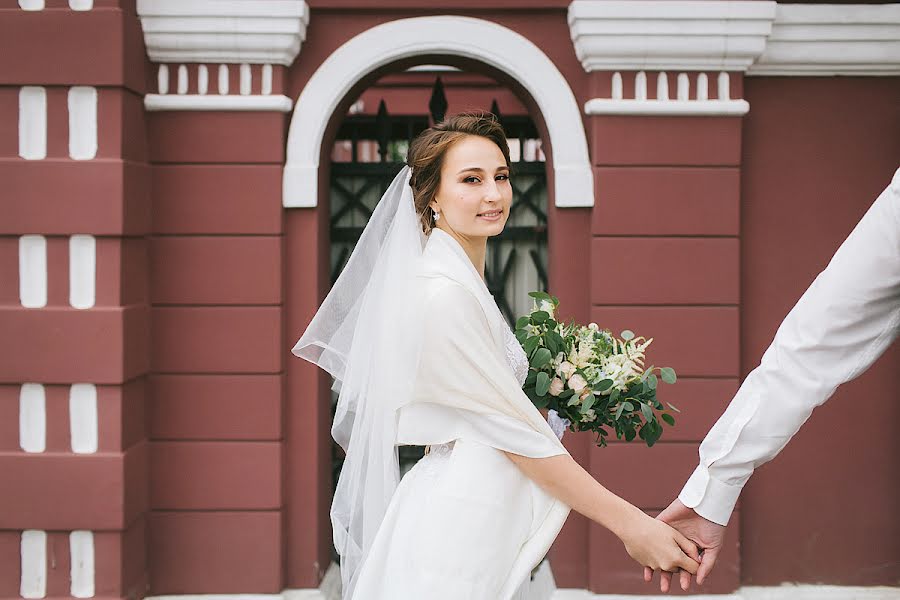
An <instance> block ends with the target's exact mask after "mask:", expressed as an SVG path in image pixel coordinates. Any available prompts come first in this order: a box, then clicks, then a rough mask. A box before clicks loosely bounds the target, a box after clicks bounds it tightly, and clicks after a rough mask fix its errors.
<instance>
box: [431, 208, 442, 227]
mask: <svg viewBox="0 0 900 600" xmlns="http://www.w3.org/2000/svg"><path fill="white" fill-rule="evenodd" d="M431 212H432V213H434V222H435V223H437V222H438V219H440V218H441V213H439V212H438V211H436V210H434V209H433V208H432V209H431Z"/></svg>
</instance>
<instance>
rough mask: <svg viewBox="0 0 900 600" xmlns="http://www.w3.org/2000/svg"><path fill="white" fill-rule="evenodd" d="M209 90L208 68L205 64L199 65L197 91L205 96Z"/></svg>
mask: <svg viewBox="0 0 900 600" xmlns="http://www.w3.org/2000/svg"><path fill="white" fill-rule="evenodd" d="M208 91H209V69H207V68H206V65H200V66H199V67H198V68H197V93H198V94H200V95H201V96H205V95H206V93H207V92H208Z"/></svg>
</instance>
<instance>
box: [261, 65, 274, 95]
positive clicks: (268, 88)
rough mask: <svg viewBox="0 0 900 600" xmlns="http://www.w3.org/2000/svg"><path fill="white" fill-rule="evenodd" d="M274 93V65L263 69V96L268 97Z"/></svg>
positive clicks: (265, 66)
mask: <svg viewBox="0 0 900 600" xmlns="http://www.w3.org/2000/svg"><path fill="white" fill-rule="evenodd" d="M271 93H272V65H263V67H262V94H263V95H264V96H268V95H269V94H271Z"/></svg>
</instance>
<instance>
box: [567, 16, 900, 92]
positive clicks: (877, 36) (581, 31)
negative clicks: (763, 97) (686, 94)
mask: <svg viewBox="0 0 900 600" xmlns="http://www.w3.org/2000/svg"><path fill="white" fill-rule="evenodd" d="M568 18H569V32H570V35H571V37H572V42H573V44H574V46H575V54H576V56H578V59H579V60H580V61H581V64H582V66H583V67H584V69H585V70H586V71H641V70H644V71H744V72H746V73H747V74H748V75H795V76H802V75H820V76H828V75H898V74H900V3H893V4H881V5H871V4H776V3H775V2H772V1H771V0H761V1H752V0H751V1H741V0H736V1H731V0H699V1H697V0H574V1H573V2H572V3H571V4H570V5H569V16H568Z"/></svg>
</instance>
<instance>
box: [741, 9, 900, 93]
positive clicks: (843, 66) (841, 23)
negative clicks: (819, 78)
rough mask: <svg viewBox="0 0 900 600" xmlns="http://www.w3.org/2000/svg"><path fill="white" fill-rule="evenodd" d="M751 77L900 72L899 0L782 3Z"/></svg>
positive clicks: (897, 73)
mask: <svg viewBox="0 0 900 600" xmlns="http://www.w3.org/2000/svg"><path fill="white" fill-rule="evenodd" d="M747 74H748V75H900V4H884V5H870V4H849V5H848V4H819V5H816V4H812V5H802V4H779V5H778V9H777V15H776V19H775V24H774V26H773V28H772V35H770V36H769V40H768V42H767V44H766V50H765V52H763V54H762V56H760V58H759V60H757V61H756V63H755V64H753V65H752V66H751V67H750V69H749V70H748V72H747Z"/></svg>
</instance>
